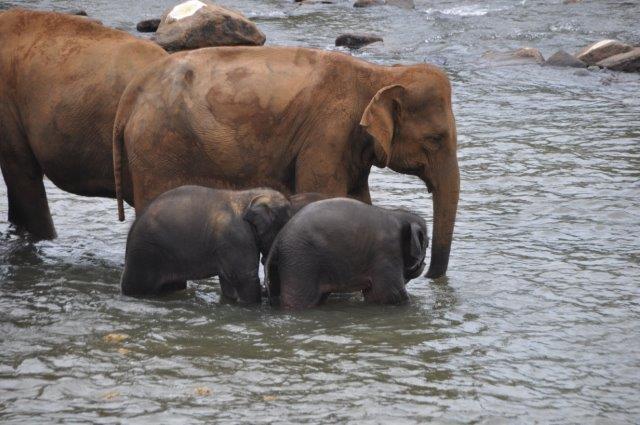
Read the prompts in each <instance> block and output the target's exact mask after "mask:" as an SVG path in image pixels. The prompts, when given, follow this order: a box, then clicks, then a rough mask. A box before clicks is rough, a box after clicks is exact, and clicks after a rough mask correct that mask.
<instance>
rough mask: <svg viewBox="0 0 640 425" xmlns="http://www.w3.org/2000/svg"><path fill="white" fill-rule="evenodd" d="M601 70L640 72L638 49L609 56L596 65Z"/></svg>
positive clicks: (639, 48)
mask: <svg viewBox="0 0 640 425" xmlns="http://www.w3.org/2000/svg"><path fill="white" fill-rule="evenodd" d="M597 65H598V66H600V67H602V68H607V69H611V70H614V71H623V72H640V47H636V48H634V49H633V50H631V51H629V52H626V53H620V54H618V55H614V56H609V57H608V58H606V59H604V60H601V61H600V62H598V64H597Z"/></svg>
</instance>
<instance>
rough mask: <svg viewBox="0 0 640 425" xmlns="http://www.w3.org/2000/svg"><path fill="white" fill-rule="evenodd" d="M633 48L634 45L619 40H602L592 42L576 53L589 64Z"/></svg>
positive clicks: (577, 56)
mask: <svg viewBox="0 0 640 425" xmlns="http://www.w3.org/2000/svg"><path fill="white" fill-rule="evenodd" d="M631 49H633V46H630V45H628V44H625V43H622V42H621V41H618V40H602V41H598V42H597V43H593V44H590V45H588V46H587V47H585V48H584V49H582V50H581V51H580V52H578V54H576V58H578V59H580V60H581V61H582V62H584V63H586V64H587V65H595V64H597V63H598V62H600V61H601V60H603V59H606V58H608V57H609V56H614V55H619V54H620V53H626V52H628V51H630V50H631Z"/></svg>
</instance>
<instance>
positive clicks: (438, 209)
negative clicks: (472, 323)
mask: <svg viewBox="0 0 640 425" xmlns="http://www.w3.org/2000/svg"><path fill="white" fill-rule="evenodd" d="M447 165H448V166H446V167H443V168H442V169H440V170H439V171H440V172H439V173H438V178H436V179H432V180H431V184H432V188H433V237H432V239H431V262H430V264H429V271H427V274H426V275H425V276H426V277H429V278H432V279H435V278H438V277H440V276H443V275H444V274H445V273H446V272H447V266H448V265H449V253H450V251H451V241H452V239H453V228H454V225H455V222H456V212H457V210H458V199H459V197H460V171H459V169H458V162H457V161H456V160H455V159H454V160H453V164H447ZM444 170H446V171H445V172H442V171H444ZM423 180H424V181H425V182H427V185H429V181H430V179H427V178H426V177H425V178H423Z"/></svg>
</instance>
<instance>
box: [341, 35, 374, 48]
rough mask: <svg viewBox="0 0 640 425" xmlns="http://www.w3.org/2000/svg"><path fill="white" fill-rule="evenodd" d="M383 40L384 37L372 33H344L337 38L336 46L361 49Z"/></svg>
mask: <svg viewBox="0 0 640 425" xmlns="http://www.w3.org/2000/svg"><path fill="white" fill-rule="evenodd" d="M377 41H382V37H378V36H375V35H370V34H342V35H339V36H338V38H336V46H346V47H348V48H350V49H359V48H360V47H362V46H366V45H367V44H371V43H375V42H377Z"/></svg>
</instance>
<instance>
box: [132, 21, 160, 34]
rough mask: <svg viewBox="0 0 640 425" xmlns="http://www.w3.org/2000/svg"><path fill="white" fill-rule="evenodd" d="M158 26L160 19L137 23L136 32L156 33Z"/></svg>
mask: <svg viewBox="0 0 640 425" xmlns="http://www.w3.org/2000/svg"><path fill="white" fill-rule="evenodd" d="M159 25H160V19H146V20H144V21H140V22H138V24H137V25H136V29H137V30H138V32H156V31H157V30H158V26H159Z"/></svg>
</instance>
